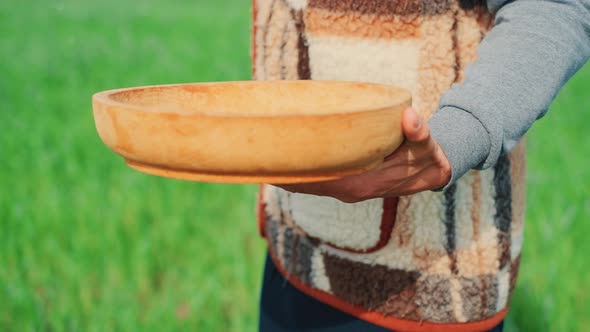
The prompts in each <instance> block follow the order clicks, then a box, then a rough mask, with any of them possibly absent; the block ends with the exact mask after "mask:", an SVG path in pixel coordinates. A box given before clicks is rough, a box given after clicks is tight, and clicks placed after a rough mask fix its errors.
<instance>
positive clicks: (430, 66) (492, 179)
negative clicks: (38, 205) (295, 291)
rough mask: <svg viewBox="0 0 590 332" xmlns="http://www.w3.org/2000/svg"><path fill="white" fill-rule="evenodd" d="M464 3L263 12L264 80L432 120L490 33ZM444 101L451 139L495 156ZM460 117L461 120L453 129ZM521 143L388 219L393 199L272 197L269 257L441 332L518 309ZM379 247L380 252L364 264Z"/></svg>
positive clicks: (432, 0) (408, 0) (261, 7)
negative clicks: (344, 83) (331, 87)
mask: <svg viewBox="0 0 590 332" xmlns="http://www.w3.org/2000/svg"><path fill="white" fill-rule="evenodd" d="M516 2H519V1H515V3H516ZM466 3H467V1H456V0H421V1H418V0H414V1H413V0H255V2H254V21H253V24H254V29H253V48H252V53H253V54H252V55H253V68H254V77H255V79H258V80H281V79H314V80H353V81H366V82H378V83H386V84H393V85H398V86H401V87H403V88H406V89H408V90H409V91H411V92H412V95H413V103H414V106H415V108H416V109H417V110H418V111H419V112H420V114H421V115H422V116H423V117H424V118H426V119H435V118H433V115H434V114H435V113H436V114H438V113H440V112H436V111H437V110H439V102H440V99H441V97H442V96H443V94H445V92H447V91H448V90H449V89H450V88H451V86H453V84H455V85H454V86H457V84H460V83H461V82H465V81H466V80H468V79H469V77H470V75H469V73H468V71H466V69H467V68H468V65H469V64H471V63H473V61H474V60H475V59H476V56H477V52H476V50H477V47H478V45H479V44H480V43H481V41H482V39H483V38H484V37H485V36H486V34H487V33H488V31H489V30H490V28H491V27H492V26H493V22H494V15H493V13H492V12H490V10H489V8H488V7H487V6H485V5H484V4H483V3H482V2H480V1H475V2H469V3H471V5H466ZM493 9H496V8H495V7H494V8H493ZM498 14H499V13H498ZM454 89H456V88H454ZM473 93H474V94H475V92H473ZM467 97H469V96H467ZM449 98H450V97H449ZM446 100H447V101H448V100H452V98H451V99H446ZM474 100H475V99H474ZM447 103H448V104H445V102H444V100H443V106H444V107H447V108H448V111H445V115H444V116H442V119H443V120H441V121H442V122H441V123H443V124H445V127H444V131H445V132H458V133H467V134H464V137H465V138H469V139H476V138H473V137H471V135H475V136H478V137H477V139H480V137H479V136H481V137H482V138H481V139H483V140H484V141H483V142H484V143H483V144H482V145H483V146H485V145H486V144H485V143H486V142H487V144H488V145H493V144H498V143H497V142H496V143H494V142H495V140H496V138H494V137H495V136H493V135H491V136H490V135H488V128H487V127H486V125H485V124H484V122H485V120H483V119H478V118H477V117H475V116H473V114H470V113H468V112H464V111H462V110H461V109H460V108H459V107H458V106H457V105H455V104H456V103H450V102H447ZM451 104H452V105H451ZM488 111H491V110H488ZM494 111H495V110H494ZM451 113H454V114H455V115H456V117H454V118H453V119H455V120H456V121H452V122H450V123H449V122H446V121H447V120H445V119H446V118H447V116H448V115H447V114H451ZM457 119H458V120H457ZM431 123H432V121H431ZM433 127H436V124H435V125H434V126H433ZM436 128H439V127H436ZM442 129H443V128H439V129H437V130H439V132H442V131H443V130H442ZM474 132H475V134H473V133H474ZM449 137H450V136H449ZM486 140H487V141H486ZM480 142H481V141H480ZM466 143H467V144H469V142H466ZM502 144H503V143H502ZM510 145H512V146H511V147H510V151H511V152H510V153H502V154H498V155H497V156H494V157H493V160H494V161H493V162H492V163H489V161H488V162H487V163H489V164H490V165H489V167H488V168H486V169H485V170H469V167H467V169H463V168H464V166H460V167H459V168H461V170H459V171H457V169H458V168H457V169H454V176H456V175H457V174H459V173H464V174H462V176H456V177H455V178H454V180H453V182H452V183H451V184H449V185H448V186H447V187H445V188H444V190H441V191H438V192H422V193H419V194H415V195H411V196H406V197H400V198H399V199H398V200H396V201H395V205H396V206H395V210H394V211H395V213H394V214H392V215H391V217H386V216H387V213H386V212H387V211H390V212H391V210H390V209H387V208H386V205H387V204H385V201H386V200H381V199H377V200H371V201H367V202H361V203H354V204H347V203H342V202H340V201H336V200H333V199H331V198H324V197H316V196H310V195H303V194H290V193H287V192H285V191H283V190H281V189H280V188H277V187H273V186H270V185H266V186H263V188H262V193H261V204H262V211H263V213H262V216H261V217H262V218H264V223H263V224H264V230H263V231H264V234H265V236H266V238H267V240H268V245H269V251H270V253H271V254H272V255H273V257H275V258H276V263H277V264H278V265H279V266H280V268H281V270H282V271H284V273H285V274H286V276H287V277H288V278H295V279H296V280H297V281H298V284H303V285H305V286H306V287H308V288H310V289H315V290H319V291H322V292H325V293H327V294H329V295H330V296H332V297H333V298H335V299H338V300H339V301H344V302H346V303H349V304H351V305H353V306H355V308H356V307H358V308H363V310H366V311H370V312H374V313H378V314H379V315H380V317H381V316H382V317H391V318H395V319H397V321H399V320H404V321H408V322H431V323H443V324H445V323H470V322H480V321H484V320H486V319H489V318H490V317H494V316H495V315H498V314H499V313H501V312H504V311H505V309H506V308H507V306H508V303H509V300H510V295H511V294H512V289H513V288H514V284H515V282H516V277H517V273H518V266H519V262H520V252H521V248H522V236H523V227H524V225H523V220H524V203H525V190H524V188H525V187H524V180H525V146H524V142H523V140H520V141H519V142H518V143H516V142H514V143H510ZM488 150H489V149H488ZM472 152H473V154H474V155H476V156H477V158H479V160H481V161H483V160H485V159H489V158H490V157H489V153H487V152H489V151H483V152H481V151H480V150H479V149H474V150H473V151H472ZM477 158H475V159H477ZM490 160H491V159H490ZM451 161H452V162H454V161H453V160H451ZM383 223H391V224H393V228H386V227H382V226H383ZM384 230H386V233H385V234H383V232H384ZM380 238H385V239H386V241H385V243H383V245H382V246H381V247H379V249H378V250H375V251H371V252H363V249H366V248H369V247H372V246H374V245H375V243H376V241H378V239H380ZM364 317H373V316H371V315H368V316H364ZM367 319H372V318H367Z"/></svg>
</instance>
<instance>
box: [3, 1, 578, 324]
mask: <svg viewBox="0 0 590 332" xmlns="http://www.w3.org/2000/svg"><path fill="white" fill-rule="evenodd" d="M249 20H250V16H249V2H248V1H246V0H233V1H231V0H216V1H204V0H196V1H195V0H192V1H188V0H187V1H180V0H174V1H170V0H169V1H164V0H149V1H147V0H146V1H133V2H130V1H114V0H103V1H88V0H87V1H74V0H62V1H58V0H56V1H30V0H26V1H20V2H16V1H0V101H1V103H0V124H1V126H0V165H1V166H0V331H18V332H20V331H254V330H255V329H256V324H257V302H258V291H259V287H260V286H259V284H260V278H261V267H262V262H263V254H264V243H263V242H262V240H261V239H260V238H259V237H258V235H257V231H256V226H255V220H254V219H255V206H254V203H255V193H256V188H255V187H254V186H230V185H213V184H202V183H188V182H181V181H174V180H166V179H161V178H157V177H152V176H146V175H142V174H140V173H137V172H134V171H132V170H130V169H128V168H127V167H125V166H124V164H123V163H122V161H121V160H120V159H119V158H116V157H115V156H114V155H113V154H112V153H111V152H110V151H109V150H108V149H107V148H106V147H105V146H104V145H103V144H102V143H101V141H100V140H99V138H98V136H97V134H96V131H95V129H94V123H93V119H92V112H91V104H90V98H91V95H92V94H93V93H94V92H96V91H100V90H105V89H111V88H116V87H126V86H136V85H146V84H163V83H178V82H193V81H219V80H241V79H249V78H250V60H249V24H250V21H249ZM589 91H590V67H589V66H586V67H585V69H583V70H582V71H581V72H579V73H578V74H577V75H576V77H575V78H574V79H573V80H572V81H571V82H570V83H569V84H568V85H567V86H566V88H565V89H564V90H563V91H562V92H561V93H560V95H559V98H558V100H557V101H556V102H555V104H554V105H553V107H552V109H551V111H550V112H549V115H548V116H547V117H546V118H545V119H543V120H541V121H540V122H538V123H537V125H536V127H535V128H534V129H533V130H532V131H531V133H530V135H529V141H528V142H529V177H528V190H529V196H528V212H527V229H526V241H525V247H524V254H523V264H522V269H521V271H522V272H521V277H520V279H519V283H518V286H517V290H516V295H515V298H514V300H513V305H512V311H511V313H510V315H509V317H508V320H507V322H508V328H507V331H590V315H589V312H590V284H589V283H588V280H590V263H588V259H587V258H586V253H588V252H590V241H589V240H588V238H587V237H588V235H589V234H590V223H588V219H589V218H590V189H589V187H588V186H589V185H590V168H588V167H587V158H588V155H589V153H590V136H589V135H588V134H587V133H585V130H588V125H587V124H586V120H587V116H588V114H590V113H588V111H590V92H589Z"/></svg>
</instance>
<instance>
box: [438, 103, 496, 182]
mask: <svg viewBox="0 0 590 332" xmlns="http://www.w3.org/2000/svg"><path fill="white" fill-rule="evenodd" d="M428 125H429V126H430V131H431V134H432V137H433V138H434V139H435V140H436V141H437V142H438V144H439V145H440V147H441V149H442V150H443V152H444V153H445V155H446V156H447V159H448V160H449V163H450V164H451V172H452V173H451V180H450V181H449V183H447V184H446V185H445V186H444V187H443V188H440V189H437V190H435V191H442V190H444V189H446V188H447V187H449V186H450V185H451V184H453V183H455V181H457V180H458V179H459V178H460V177H461V176H463V175H464V174H465V173H467V172H468V171H469V170H471V169H476V168H480V167H481V164H482V163H483V162H484V161H485V160H486V158H487V156H488V154H489V153H490V148H491V142H490V137H489V133H488V132H487V130H486V129H485V127H484V126H483V125H482V123H481V122H480V121H479V120H478V119H477V118H476V117H474V116H473V115H472V114H471V113H469V112H466V111H464V110H462V109H460V108H457V107H453V106H445V107H443V108H441V109H439V110H438V111H437V112H436V113H435V114H434V115H433V116H432V118H431V119H430V121H429V123H428Z"/></svg>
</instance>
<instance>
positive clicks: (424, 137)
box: [402, 108, 430, 143]
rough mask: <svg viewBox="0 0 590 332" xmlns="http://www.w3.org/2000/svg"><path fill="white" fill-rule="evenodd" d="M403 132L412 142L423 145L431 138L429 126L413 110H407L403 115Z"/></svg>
mask: <svg viewBox="0 0 590 332" xmlns="http://www.w3.org/2000/svg"><path fill="white" fill-rule="evenodd" d="M402 131H403V133H404V136H405V137H406V139H407V140H408V141H410V142H414V143H422V142H427V141H428V139H429V138H430V129H429V127H428V124H427V123H426V121H424V120H423V119H422V117H421V116H420V115H418V113H417V112H416V111H415V110H414V109H413V108H408V109H406V110H405V111H404V113H403V115H402Z"/></svg>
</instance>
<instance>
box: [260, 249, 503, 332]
mask: <svg viewBox="0 0 590 332" xmlns="http://www.w3.org/2000/svg"><path fill="white" fill-rule="evenodd" d="M259 319H260V321H259V331H260V332H283V331H285V332H286V331H301V332H347V331H354V332H386V331H387V332H391V331H390V330H388V329H385V328H383V327H380V326H377V325H373V324H371V323H368V322H365V321H363V320H360V319H358V318H356V317H354V316H351V315H349V314H347V313H344V312H342V311H340V310H338V309H335V308H332V307H330V306H328V305H326V304H324V303H322V302H319V301H318V300H316V299H314V298H313V297H310V296H308V295H306V294H304V293H302V292H300V291H299V290H298V289H296V288H295V287H293V286H291V284H289V283H288V282H287V280H285V279H284V278H283V276H282V275H281V274H280V272H279V271H278V270H277V268H276V267H275V265H274V263H273V262H272V260H271V259H270V257H269V256H268V255H267V257H266V264H265V267H264V277H263V284H262V294H261V298H260V318H259ZM502 325H503V324H502V323H501V324H500V325H498V326H496V327H495V328H494V329H492V330H490V331H489V332H501V331H502Z"/></svg>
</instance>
